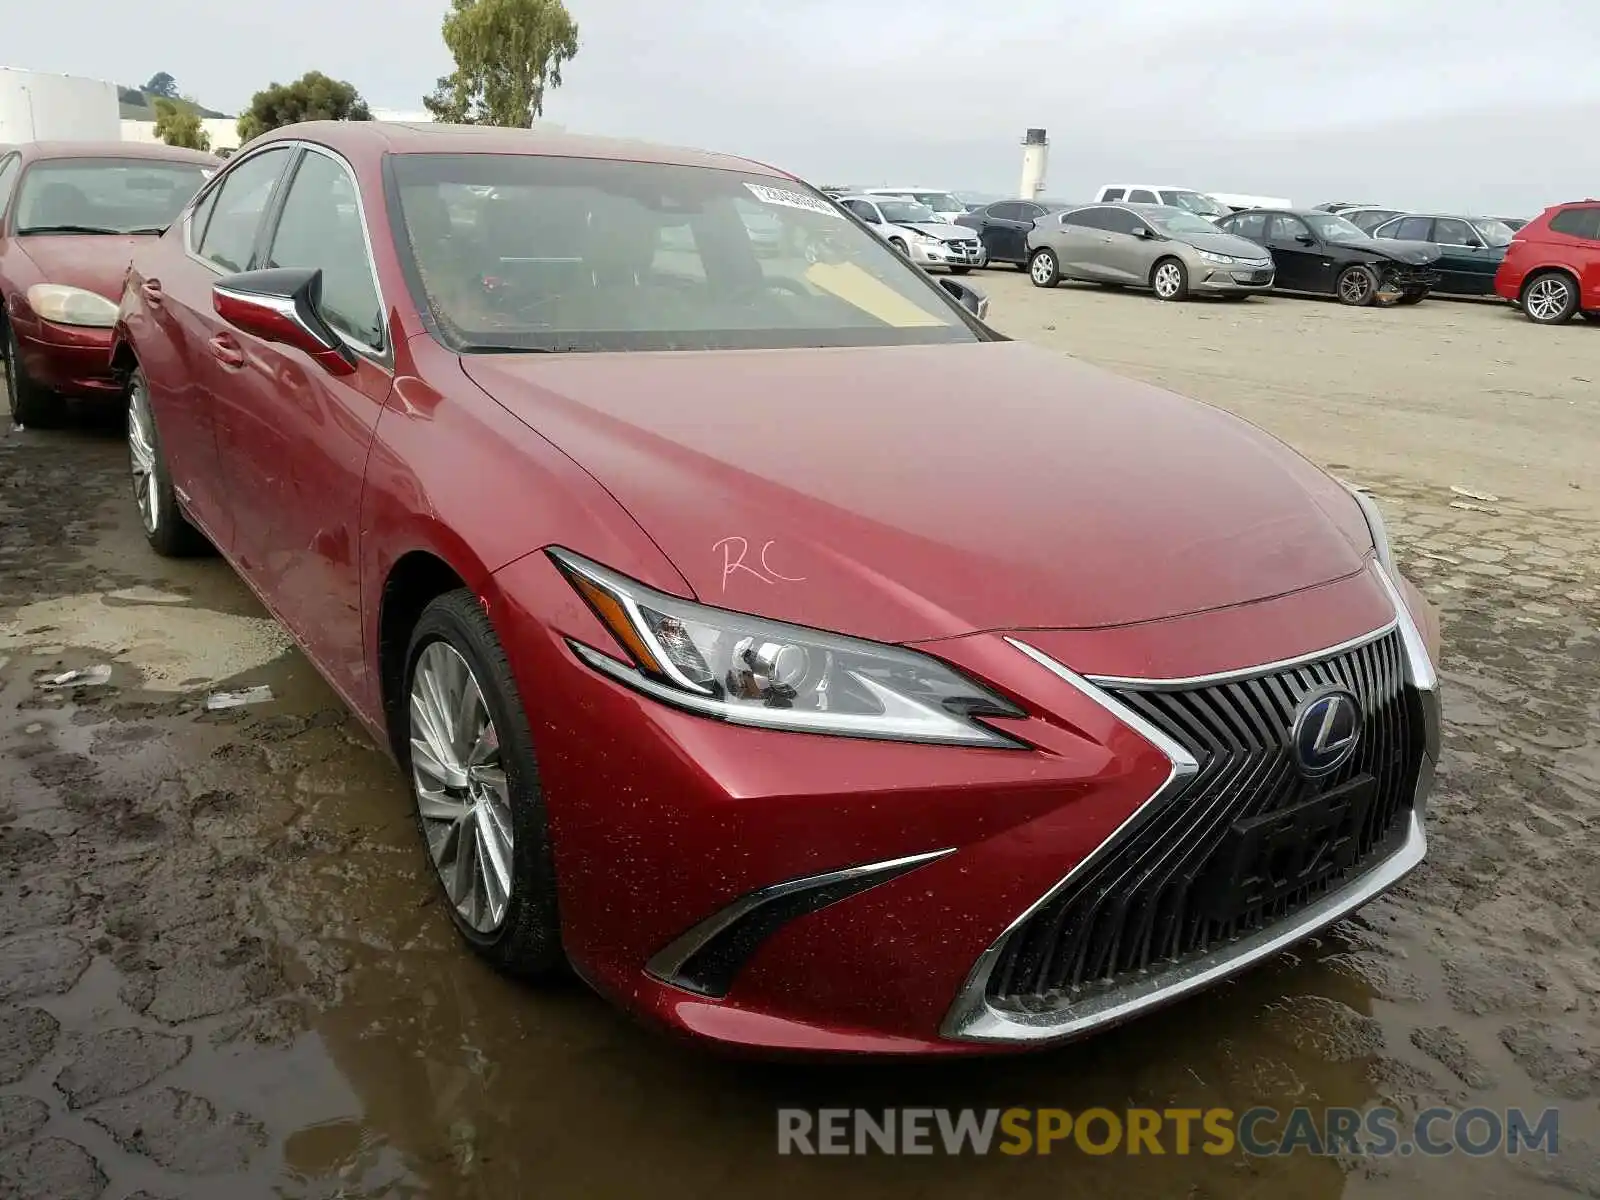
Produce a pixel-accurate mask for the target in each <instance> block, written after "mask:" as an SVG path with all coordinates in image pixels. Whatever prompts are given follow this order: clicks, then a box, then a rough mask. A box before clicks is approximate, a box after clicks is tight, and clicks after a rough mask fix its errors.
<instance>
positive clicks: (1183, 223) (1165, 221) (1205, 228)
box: [1150, 213, 1217, 233]
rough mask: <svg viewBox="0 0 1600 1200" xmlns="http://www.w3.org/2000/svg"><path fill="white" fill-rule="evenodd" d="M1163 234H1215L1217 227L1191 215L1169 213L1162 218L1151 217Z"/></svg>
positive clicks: (1202, 218)
mask: <svg viewBox="0 0 1600 1200" xmlns="http://www.w3.org/2000/svg"><path fill="white" fill-rule="evenodd" d="M1150 220H1151V221H1152V222H1153V223H1154V224H1156V225H1157V226H1159V227H1160V228H1161V230H1162V231H1163V232H1164V233H1216V232H1217V227H1216V226H1215V225H1213V224H1212V223H1211V222H1210V221H1208V220H1206V219H1205V218H1204V217H1197V216H1195V215H1194V214H1193V213H1170V214H1168V215H1167V216H1164V217H1151V218H1150Z"/></svg>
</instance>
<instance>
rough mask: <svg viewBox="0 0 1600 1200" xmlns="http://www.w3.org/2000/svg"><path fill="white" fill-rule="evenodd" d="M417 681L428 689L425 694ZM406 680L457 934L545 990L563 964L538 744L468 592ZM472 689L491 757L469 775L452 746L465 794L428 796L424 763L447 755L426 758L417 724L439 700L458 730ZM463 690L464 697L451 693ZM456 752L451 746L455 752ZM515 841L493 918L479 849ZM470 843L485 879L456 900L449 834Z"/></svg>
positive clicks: (414, 644)
mask: <svg viewBox="0 0 1600 1200" xmlns="http://www.w3.org/2000/svg"><path fill="white" fill-rule="evenodd" d="M452 672H454V674H452ZM419 679H422V680H424V681H425V682H424V683H423V684H422V686H421V687H419ZM404 680H405V688H406V690H405V714H406V716H405V720H406V728H405V737H404V741H403V745H402V750H403V752H404V760H403V762H402V764H401V765H402V766H403V767H404V769H405V771H406V773H407V776H408V777H409V778H410V780H411V793H412V799H413V801H414V802H415V803H416V806H417V810H416V815H417V827H418V830H419V832H420V833H421V834H422V842H423V849H424V852H425V853H426V854H427V856H428V863H429V866H430V867H431V868H432V870H433V874H434V877H435V879H436V880H437V881H438V883H439V887H440V890H441V892H442V893H443V895H444V898H445V906H446V908H447V909H448V911H449V913H450V919H451V921H452V922H454V924H455V927H456V931H457V933H459V934H460V935H461V938H462V940H463V941H465V942H466V943H467V945H469V946H470V947H471V948H472V949H473V951H474V952H475V953H477V954H478V955H479V956H480V957H482V958H483V959H485V960H486V961H488V962H489V963H490V964H492V965H493V966H494V967H496V968H497V969H499V970H501V971H503V972H505V973H506V974H508V975H514V976H517V977H519V978H524V979H537V978H542V977H546V976H549V975H552V974H554V973H556V972H557V971H558V970H559V969H560V968H561V967H562V965H563V963H564V962H565V956H564V954H563V952H562V949H561V920H560V915H559V910H558V909H557V906H556V877H555V867H554V864H553V862H552V859H551V856H550V842H549V834H548V827H547V824H546V819H545V806H544V793H543V790H542V789H541V787H540V784H539V768H538V765H537V763H536V761H535V759H534V753H533V738H532V734H531V733H530V732H529V727H528V719H527V716H526V714H525V713H524V711H523V707H522V699H521V697H520V696H519V695H518V692H517V685H516V681H515V680H514V679H513V678H512V675H511V667H510V664H508V663H507V662H506V656H505V651H504V650H503V649H501V646H500V639H499V638H498V637H496V636H495V632H494V628H493V627H492V626H491V625H490V624H489V618H488V617H487V616H486V615H485V613H484V611H483V606H482V605H481V604H479V603H478V599H477V597H476V596H475V595H474V594H473V593H472V592H471V591H470V590H469V589H467V588H461V589H458V590H457V591H453V592H447V593H445V594H444V595H442V596H440V597H438V598H437V599H435V600H434V601H433V602H432V603H430V604H429V605H428V607H427V608H425V609H423V610H422V616H421V617H420V618H418V620H417V624H416V628H415V629H413V630H412V633H411V642H410V645H409V648H408V650H407V653H406V670H405V675H404ZM469 681H470V685H472V686H476V688H477V690H478V694H479V696H480V697H481V700H482V704H481V705H480V706H478V709H477V714H476V715H475V716H474V717H472V718H470V719H471V720H472V721H473V723H474V724H475V725H476V724H477V723H478V722H479V721H480V720H483V721H486V722H487V724H486V725H484V726H482V727H481V728H482V732H483V733H484V734H486V735H487V737H480V738H479V739H478V744H479V745H483V744H485V743H492V746H491V748H490V749H489V750H488V751H487V752H486V753H485V754H483V755H481V756H480V757H479V761H478V762H477V763H476V764H473V763H472V761H471V759H472V756H471V755H466V754H463V753H461V752H459V751H458V750H457V749H456V748H455V746H454V745H453V744H452V745H451V746H450V747H449V748H448V750H449V755H450V756H451V757H452V758H453V760H454V762H453V764H452V765H453V766H454V767H457V768H460V769H463V770H464V771H465V774H463V775H462V776H461V778H463V779H464V780H465V783H464V784H463V786H461V787H459V788H437V789H436V788H434V787H433V786H432V785H433V784H435V783H437V782H439V776H438V775H435V774H434V773H433V772H432V770H431V768H430V767H429V766H428V765H427V763H426V762H424V761H423V760H424V758H425V755H427V756H431V757H432V758H434V759H435V761H436V760H437V758H438V757H439V754H440V751H439V750H438V749H433V750H431V751H429V750H428V747H429V743H430V739H429V738H427V737H425V736H424V735H423V734H422V733H421V731H420V730H419V728H418V723H419V714H422V717H421V719H426V717H427V714H428V711H429V704H430V700H429V699H427V697H432V696H437V697H441V698H442V699H443V703H442V705H435V706H434V708H435V711H437V709H439V708H440V707H442V708H443V709H444V710H445V711H448V712H450V713H451V714H452V716H451V717H450V718H449V720H450V721H451V723H452V726H453V722H454V720H455V716H456V715H458V714H459V712H460V708H459V706H458V705H457V704H456V703H454V702H453V701H459V699H460V698H461V697H462V696H466V695H469V694H470V693H469V691H468V688H469ZM435 685H437V686H435ZM457 687H459V690H457V691H452V690H451V689H452V688H457ZM452 698H453V699H452ZM435 720H437V717H435ZM434 740H435V742H436V744H437V739H434ZM455 740H457V739H454V738H452V743H453V742H454V741H455ZM459 740H461V741H463V742H464V741H465V739H464V738H463V739H459ZM417 742H421V743H422V745H423V747H424V749H425V754H418V753H417V749H416V743H417ZM419 764H420V765H419ZM501 782H503V785H504V786H503V789H502V788H501V787H500V786H499V784H500V783H501ZM424 787H427V788H428V789H429V790H430V791H432V792H433V793H434V796H435V797H439V798H437V799H434V800H433V801H432V803H431V804H430V815H428V816H425V815H424V813H423V806H424V800H423V789H424ZM453 793H458V794H459V795H457V794H453ZM452 810H453V811H454V812H455V813H456V814H457V819H456V820H453V821H452V820H445V819H443V817H442V816H434V815H432V814H433V813H438V814H445V813H449V812H451V811H452ZM474 814H475V815H474ZM462 817H464V818H465V819H461V818H462ZM507 831H508V832H509V837H510V842H511V845H510V847H509V858H510V862H509V863H508V864H507V871H506V875H507V876H508V877H509V888H508V889H507V891H508V894H507V895H506V896H505V897H504V898H503V902H502V903H501V905H500V907H499V911H498V912H496V910H495V905H494V903H493V899H492V892H491V890H490V888H489V887H488V886H487V885H488V883H489V876H490V875H491V874H492V875H494V876H495V879H496V880H500V873H499V872H498V871H495V870H494V868H493V866H492V865H491V866H489V867H483V866H482V862H483V860H482V858H481V857H480V856H479V855H478V854H477V847H479V846H480V845H481V844H482V843H483V840H484V839H485V838H492V839H495V844H496V845H498V846H500V847H501V851H502V853H504V851H505V846H504V842H503V841H502V840H500V838H501V837H502V836H503V835H504V834H505V833H506V832H507ZM463 833H468V834H470V835H471V845H472V847H473V849H474V857H473V859H472V865H473V866H476V867H478V868H479V869H478V870H476V871H469V872H468V873H469V874H470V875H471V876H472V888H471V890H469V891H466V892H464V891H463V890H462V889H460V888H459V887H457V888H456V889H455V890H454V891H452V884H451V883H448V882H447V881H446V877H445V876H446V873H447V872H450V873H451V874H452V878H454V871H455V868H456V866H457V865H458V863H459V859H458V858H456V857H454V856H453V855H452V854H451V853H450V852H451V850H452V834H453V835H454V847H455V848H459V847H460V846H461V835H462V834H463ZM500 882H504V881H503V880H500ZM496 886H498V884H497V885H496ZM480 893H481V894H482V896H481V897H479V894H480ZM475 897H479V898H477V899H475Z"/></svg>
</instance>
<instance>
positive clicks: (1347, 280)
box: [1333, 263, 1378, 308]
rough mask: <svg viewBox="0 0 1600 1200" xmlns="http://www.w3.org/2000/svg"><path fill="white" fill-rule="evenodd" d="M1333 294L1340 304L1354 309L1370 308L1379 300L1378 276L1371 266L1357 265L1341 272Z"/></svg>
mask: <svg viewBox="0 0 1600 1200" xmlns="http://www.w3.org/2000/svg"><path fill="white" fill-rule="evenodd" d="M1333 294H1334V295H1335V296H1337V297H1339V303H1340V304H1348V305H1350V306H1351V307H1353V308H1370V307H1371V306H1372V305H1373V304H1376V303H1377V300H1378V276H1377V273H1376V272H1375V271H1373V269H1372V268H1371V267H1369V266H1366V265H1364V264H1362V263H1356V264H1354V265H1353V266H1348V267H1346V268H1345V269H1344V270H1342V271H1340V272H1339V279H1338V281H1337V282H1336V283H1335V284H1334V285H1333Z"/></svg>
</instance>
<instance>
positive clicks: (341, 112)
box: [239, 71, 372, 142]
mask: <svg viewBox="0 0 1600 1200" xmlns="http://www.w3.org/2000/svg"><path fill="white" fill-rule="evenodd" d="M370 120H372V113H371V111H369V110H368V108H367V102H366V101H365V100H363V99H362V98H361V94H360V93H359V92H357V91H356V88H355V84H353V83H346V82H344V81H343V80H342V79H330V78H328V76H326V75H324V74H323V73H322V72H321V71H307V72H306V73H305V74H304V75H302V76H301V77H300V78H299V79H297V80H295V81H294V82H293V83H274V84H272V85H271V86H270V87H268V88H267V89H266V90H264V91H260V92H257V93H256V94H255V95H254V96H252V97H251V98H250V107H249V108H247V109H246V110H245V111H244V112H243V113H242V114H240V117H239V140H240V141H241V142H248V141H249V140H250V139H251V138H255V137H260V136H261V135H262V134H263V133H266V132H267V131H268V130H269V129H276V128H278V126H280V125H293V124H294V123H295V122H297V121H370Z"/></svg>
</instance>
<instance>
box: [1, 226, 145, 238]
mask: <svg viewBox="0 0 1600 1200" xmlns="http://www.w3.org/2000/svg"><path fill="white" fill-rule="evenodd" d="M121 232H122V230H120V229H107V228H105V227H104V226H102V225H30V226H28V227H27V228H26V229H19V230H17V236H18V237H23V236H25V235H27V234H30V233H121Z"/></svg>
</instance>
